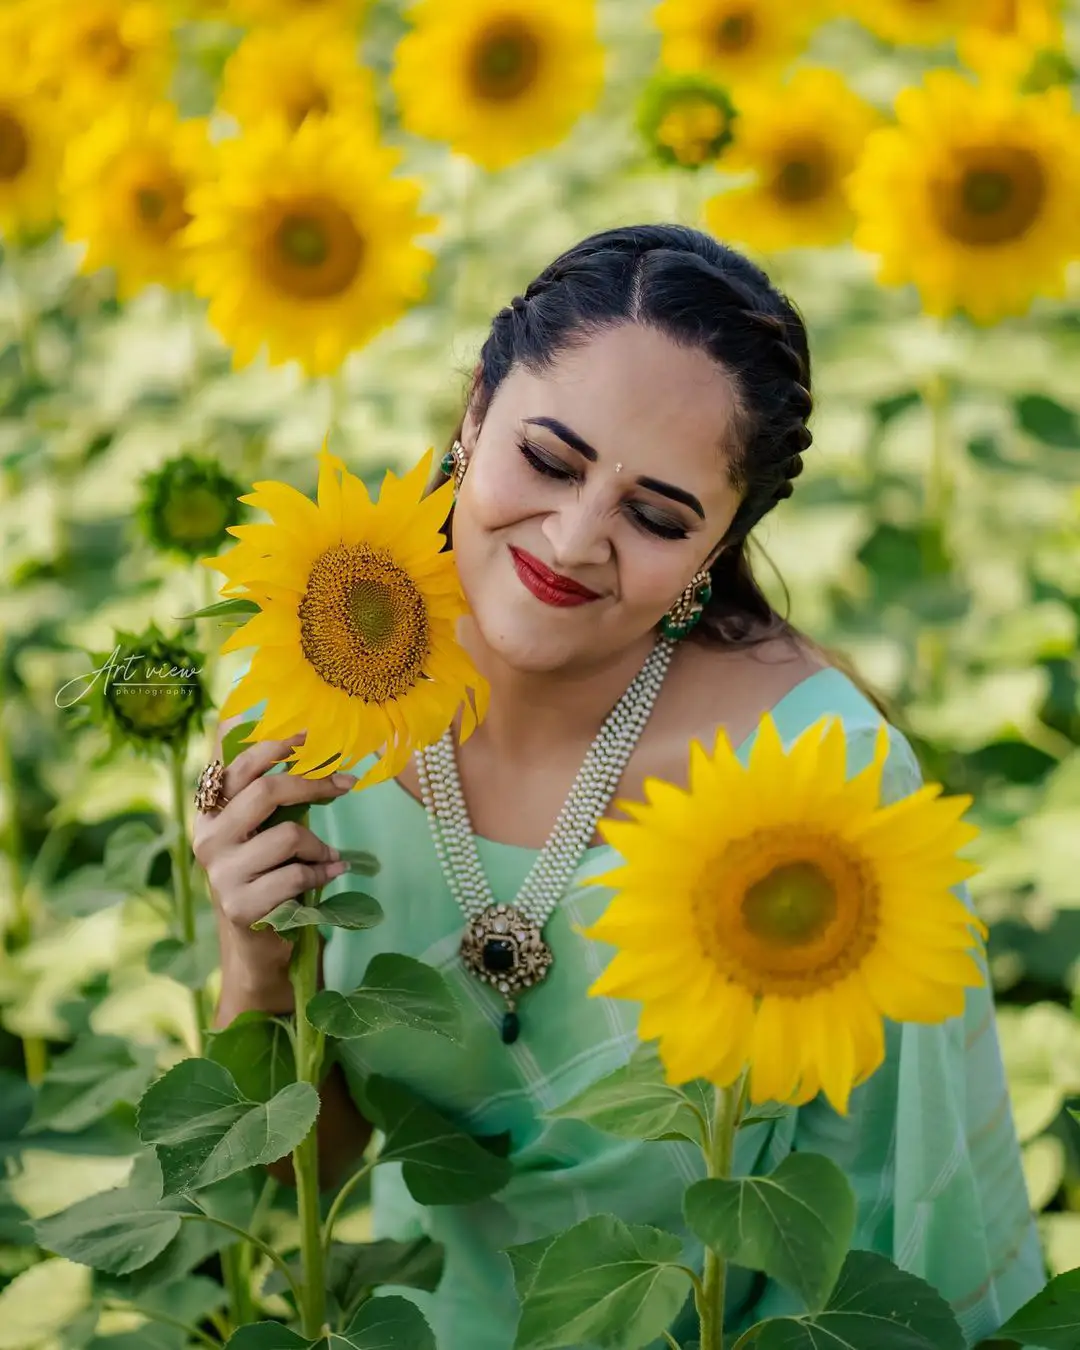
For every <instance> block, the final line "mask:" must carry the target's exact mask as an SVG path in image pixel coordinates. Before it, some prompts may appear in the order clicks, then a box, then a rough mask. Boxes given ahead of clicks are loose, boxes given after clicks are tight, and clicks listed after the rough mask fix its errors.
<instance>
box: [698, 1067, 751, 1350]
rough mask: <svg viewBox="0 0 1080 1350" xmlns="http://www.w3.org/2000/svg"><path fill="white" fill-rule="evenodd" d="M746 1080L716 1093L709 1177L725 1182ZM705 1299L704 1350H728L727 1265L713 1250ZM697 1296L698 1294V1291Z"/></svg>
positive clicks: (701, 1302)
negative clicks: (726, 1314)
mask: <svg viewBox="0 0 1080 1350" xmlns="http://www.w3.org/2000/svg"><path fill="white" fill-rule="evenodd" d="M743 1086H744V1080H743V1079H742V1078H740V1079H739V1080H738V1081H737V1082H735V1083H732V1084H731V1085H730V1086H729V1087H718V1088H717V1089H716V1106H715V1109H714V1112H713V1128H712V1137H711V1138H710V1141H709V1149H708V1153H707V1154H706V1158H705V1161H706V1164H707V1167H708V1174H709V1176H710V1177H711V1178H720V1179H724V1178H727V1177H730V1175H731V1161H732V1157H733V1155H734V1152H735V1133H736V1131H737V1130H738V1128H739V1117H740V1115H741V1114H742V1102H743ZM703 1285H704V1291H703V1297H699V1298H698V1316H699V1318H700V1319H701V1350H724V1296H725V1293H726V1290H727V1262H726V1261H724V1260H722V1259H721V1258H720V1257H719V1256H718V1255H717V1254H716V1252H715V1251H714V1250H713V1249H712V1248H711V1247H706V1248H705V1271H704V1280H703ZM695 1294H696V1291H695Z"/></svg>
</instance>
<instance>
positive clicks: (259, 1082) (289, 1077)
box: [206, 1012, 296, 1102]
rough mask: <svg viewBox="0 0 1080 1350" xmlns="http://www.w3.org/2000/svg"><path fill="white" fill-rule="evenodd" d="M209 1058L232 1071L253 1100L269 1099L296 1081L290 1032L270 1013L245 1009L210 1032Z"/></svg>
mask: <svg viewBox="0 0 1080 1350" xmlns="http://www.w3.org/2000/svg"><path fill="white" fill-rule="evenodd" d="M206 1057H207V1059H211V1060H213V1061H214V1063H215V1064H220V1065H221V1066H222V1067H223V1068H225V1069H228V1071H229V1073H231V1074H232V1077H233V1081H234V1082H235V1083H236V1086H237V1088H238V1089H239V1091H240V1092H241V1093H242V1094H243V1095H244V1096H245V1097H247V1098H248V1100H249V1101H253V1102H268V1101H269V1100H270V1098H271V1097H273V1096H274V1095H275V1094H276V1093H278V1092H280V1091H281V1089H282V1088H283V1087H286V1086H287V1085H288V1084H289V1083H295V1082H296V1060H295V1058H294V1056H293V1048H292V1043H291V1042H290V1040H289V1034H288V1032H287V1031H286V1030H285V1028H284V1026H282V1024H281V1022H280V1021H278V1020H276V1019H275V1018H273V1017H271V1016H270V1015H269V1014H268V1013H262V1012H245V1013H241V1014H240V1016H239V1017H237V1018H234V1019H233V1021H232V1022H230V1023H229V1025H228V1026H227V1027H223V1028H222V1029H221V1030H220V1031H215V1032H213V1033H211V1035H210V1037H209V1038H208V1041H207V1047H206Z"/></svg>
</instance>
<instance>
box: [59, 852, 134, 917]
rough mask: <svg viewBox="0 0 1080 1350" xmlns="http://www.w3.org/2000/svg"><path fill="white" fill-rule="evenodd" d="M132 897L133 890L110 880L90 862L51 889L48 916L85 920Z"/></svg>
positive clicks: (101, 866)
mask: <svg viewBox="0 0 1080 1350" xmlns="http://www.w3.org/2000/svg"><path fill="white" fill-rule="evenodd" d="M130 898H131V889H130V888H129V887H127V886H124V885H121V884H120V883H118V882H115V881H110V880H109V878H108V876H107V875H106V873H105V868H104V866H103V864H101V863H89V864H88V865H87V866H86V867H80V868H78V869H77V870H76V871H74V872H69V873H68V875H67V876H66V877H64V878H63V880H61V881H58V882H55V883H54V884H53V885H51V886H50V887H49V890H48V906H49V913H50V914H52V915H54V916H55V917H56V918H58V919H85V918H87V917H88V916H89V915H91V914H96V913H97V912H98V910H101V909H110V908H111V907H112V906H113V905H119V904H122V903H123V902H124V901H125V900H129V899H130Z"/></svg>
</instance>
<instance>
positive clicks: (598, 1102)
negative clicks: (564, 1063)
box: [544, 1041, 712, 1148]
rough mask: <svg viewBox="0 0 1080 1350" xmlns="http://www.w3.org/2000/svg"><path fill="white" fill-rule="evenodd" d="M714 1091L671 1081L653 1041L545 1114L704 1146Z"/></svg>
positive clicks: (624, 1134)
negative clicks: (673, 1084)
mask: <svg viewBox="0 0 1080 1350" xmlns="http://www.w3.org/2000/svg"><path fill="white" fill-rule="evenodd" d="M711 1095H712V1094H711V1090H710V1091H706V1090H705V1089H704V1088H703V1085H702V1084H701V1083H700V1082H697V1081H695V1082H693V1083H687V1084H685V1085H684V1086H682V1087H672V1086H671V1085H670V1084H668V1083H667V1082H666V1081H665V1079H664V1067H663V1064H662V1063H661V1060H660V1057H659V1054H658V1051H657V1047H656V1044H655V1042H653V1041H647V1042H645V1043H644V1044H641V1045H639V1046H638V1047H637V1048H636V1049H635V1051H634V1053H633V1054H632V1055H631V1057H630V1059H629V1061H628V1062H627V1063H626V1064H624V1065H623V1066H622V1067H621V1068H618V1069H616V1070H615V1072H614V1073H609V1074H608V1075H607V1076H606V1077H604V1078H601V1079H600V1080H599V1081H598V1082H596V1083H590V1084H589V1086H588V1087H587V1088H585V1089H584V1091H582V1092H579V1093H578V1095H577V1096H576V1097H572V1098H571V1099H570V1101H568V1102H564V1103H563V1105H562V1106H558V1107H556V1108H555V1109H554V1110H552V1111H546V1112H544V1115H545V1116H546V1117H548V1118H550V1119H559V1118H561V1117H566V1118H569V1119H572V1120H584V1121H587V1122H588V1123H589V1124H590V1125H593V1126H595V1127H596V1129H598V1130H603V1131H604V1132H605V1133H606V1134H614V1135H618V1136H619V1138H621V1139H672V1138H677V1139H689V1140H690V1142H691V1143H693V1144H698V1145H699V1146H700V1147H702V1148H704V1147H706V1146H707V1143H708V1137H707V1133H706V1129H707V1122H708V1119H709V1110H710V1106H709V1098H710V1097H711Z"/></svg>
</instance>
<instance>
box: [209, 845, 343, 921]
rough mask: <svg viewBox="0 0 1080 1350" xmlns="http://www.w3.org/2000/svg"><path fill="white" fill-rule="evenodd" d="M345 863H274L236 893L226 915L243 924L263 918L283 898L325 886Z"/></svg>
mask: <svg viewBox="0 0 1080 1350" xmlns="http://www.w3.org/2000/svg"><path fill="white" fill-rule="evenodd" d="M348 865H349V864H348V863H347V862H345V861H344V859H343V860H342V861H340V862H326V863H310V862H298V863H290V864H289V865H288V866H287V867H275V868H274V869H273V870H272V871H270V872H264V873H263V874H262V876H260V877H257V878H256V879H255V880H254V881H252V882H250V883H249V884H248V885H247V886H244V887H243V888H242V889H241V890H240V891H238V892H236V893H235V898H234V901H233V904H232V906H231V912H230V914H229V918H230V919H231V920H232V922H233V923H235V924H245V925H250V924H253V923H255V922H257V921H258V920H259V919H265V918H266V916H267V914H269V913H270V911H271V910H272V909H276V908H277V906H278V905H280V904H281V903H282V902H283V901H285V900H292V899H298V898H299V897H300V896H301V895H302V894H303V893H304V891H310V890H314V889H315V888H316V887H319V886H325V885H327V884H328V883H329V882H331V881H333V880H334V878H335V877H339V876H341V874H342V873H343V872H344V871H345V870H346V868H347V867H348Z"/></svg>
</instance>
